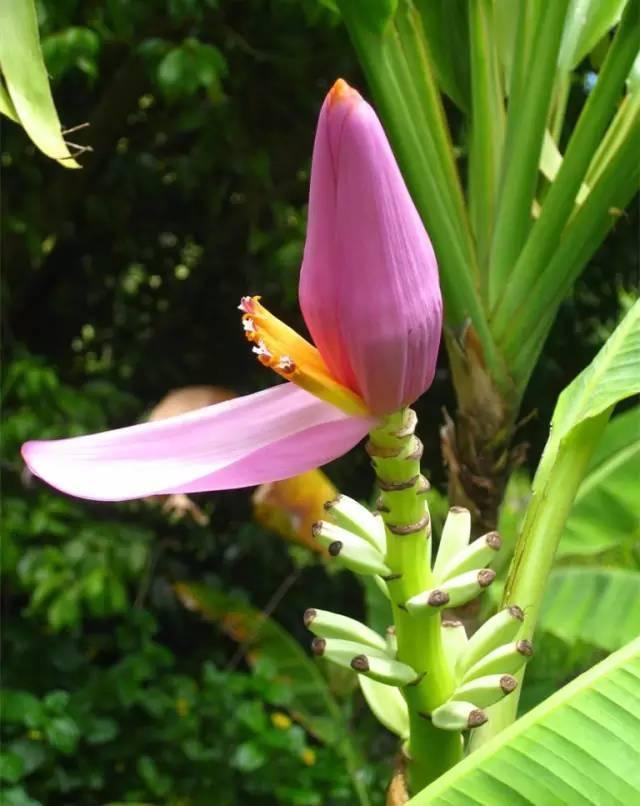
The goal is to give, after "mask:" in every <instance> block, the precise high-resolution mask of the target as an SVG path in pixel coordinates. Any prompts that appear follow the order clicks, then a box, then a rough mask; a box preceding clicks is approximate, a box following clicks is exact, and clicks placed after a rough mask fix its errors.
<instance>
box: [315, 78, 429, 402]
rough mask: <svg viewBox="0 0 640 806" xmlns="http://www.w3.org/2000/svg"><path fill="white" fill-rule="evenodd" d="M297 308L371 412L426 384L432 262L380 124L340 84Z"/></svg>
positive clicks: (318, 166)
mask: <svg viewBox="0 0 640 806" xmlns="http://www.w3.org/2000/svg"><path fill="white" fill-rule="evenodd" d="M300 306H301V308H302V312H303V314H304V318H305V321H306V323H307V326H308V327H309V330H310V332H311V335H312V336H313V340H314V342H315V344H316V346H317V347H318V349H319V350H320V352H321V353H322V356H323V358H324V360H325V361H326V363H327V365H328V366H329V368H330V369H331V371H332V372H333V374H334V375H335V376H336V377H337V378H338V379H339V380H340V381H342V383H344V384H345V385H347V386H349V387H350V388H352V389H354V390H355V391H357V392H359V393H360V394H361V395H362V397H363V398H364V399H365V401H366V402H367V404H368V406H369V407H370V408H371V410H372V411H374V412H375V413H378V414H386V413H389V412H391V411H395V410H397V409H398V408H400V407H401V406H403V405H407V404H409V403H412V402H413V401H414V400H415V399H416V398H417V397H419V396H420V395H421V394H422V393H423V392H424V391H425V390H426V389H427V388H428V387H429V386H430V385H431V382H432V380H433V376H434V372H435V365H436V358H437V355H438V347H439V344H440V335H441V330H442V298H441V295H440V286H439V281H438V269H437V264H436V259H435V256H434V253H433V249H432V247H431V242H430V240H429V236H428V235H427V233H426V231H425V228H424V225H423V223H422V221H421V219H420V216H419V215H418V212H417V210H416V208H415V206H414V204H413V201H412V200H411V197H410V195H409V192H408V190H407V188H406V185H405V183H404V181H403V179H402V176H401V174H400V171H399V169H398V166H397V164H396V161H395V158H394V156H393V154H392V152H391V148H390V146H389V143H388V141H387V138H386V136H385V133H384V131H383V129H382V126H381V124H380V121H379V120H378V118H377V117H376V114H375V112H374V111H373V109H372V108H371V107H370V106H369V104H367V103H366V102H365V101H364V100H363V99H362V98H361V97H360V95H359V94H358V93H357V92H356V91H355V90H352V89H351V88H350V87H348V86H347V85H346V84H345V83H344V82H337V83H336V86H335V87H334V89H333V90H332V91H331V92H330V93H329V95H328V96H327V99H326V100H325V102H324V105H323V107H322V111H321V113H320V120H319V122H318V129H317V132H316V140H315V146H314V152H313V164H312V171H311V190H310V197H309V225H308V230H307V241H306V245H305V251H304V261H303V265H302V273H301V277H300Z"/></svg>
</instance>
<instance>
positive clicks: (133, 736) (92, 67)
mask: <svg viewBox="0 0 640 806" xmlns="http://www.w3.org/2000/svg"><path fill="white" fill-rule="evenodd" d="M39 12H40V21H41V31H42V35H43V48H44V51H45V57H46V60H47V65H48V68H49V71H50V74H51V77H52V82H53V87H54V95H55V97H56V102H57V106H58V110H59V112H60V116H61V118H62V120H63V124H64V125H65V126H66V127H75V126H77V125H79V124H82V123H84V122H89V124H90V125H89V127H88V128H86V129H82V130H79V131H77V132H74V133H72V134H70V135H69V139H71V140H73V141H74V142H77V143H78V144H80V145H86V146H90V147H91V149H92V151H91V152H87V153H85V154H84V155H83V156H82V157H81V158H80V161H81V162H82V164H83V166H84V168H83V170H82V171H81V172H74V171H64V170H63V169H61V168H60V167H59V166H58V165H57V164H55V163H52V162H49V161H47V160H46V159H45V158H43V157H42V156H41V155H40V154H39V153H38V152H36V151H35V149H34V148H33V146H32V145H31V144H30V142H29V141H28V140H27V138H26V137H25V135H24V133H23V132H22V131H21V130H20V129H19V128H18V127H16V126H13V125H12V124H10V123H5V122H4V121H3V128H2V135H3V136H2V153H1V162H2V179H3V183H2V184H3V194H2V224H3V237H2V259H3V274H2V328H3V343H4V350H5V360H4V362H3V369H4V371H3V397H2V400H3V446H4V447H3V460H2V470H3V475H4V481H3V523H4V526H3V532H4V543H3V574H4V584H3V590H2V603H3V610H4V625H3V626H4V629H3V643H4V649H5V660H4V685H5V687H6V689H7V690H6V691H5V695H4V696H5V720H4V721H5V726H4V729H5V734H6V735H5V742H4V747H5V750H4V753H3V755H2V756H0V777H3V778H4V780H5V781H6V782H7V786H8V787H9V790H8V791H9V793H10V794H9V795H7V796H6V797H7V800H6V803H7V804H9V805H10V806H11V805H14V806H16V805H19V806H21V805H22V804H34V803H42V804H53V805H54V806H55V804H69V803H73V804H97V803H107V802H109V801H124V800H127V801H131V802H132V801H135V800H137V801H145V802H155V803H175V804H179V803H180V804H187V803H189V804H198V803H203V804H204V803H211V802H213V801H212V798H213V797H215V802H216V803H221V804H225V803H230V804H231V803H242V802H252V803H287V804H288V803H301V804H302V803H303V804H314V803H351V802H353V798H354V794H353V789H352V781H351V777H352V774H353V773H354V771H357V773H356V774H357V775H358V776H359V777H360V779H361V780H362V781H364V782H368V783H369V784H370V785H371V789H372V791H374V792H375V789H376V787H377V788H378V789H379V790H380V791H381V787H382V785H383V784H382V782H384V781H385V780H386V779H387V778H388V776H389V773H390V770H391V764H392V762H393V754H394V752H395V743H394V741H393V739H392V737H390V736H389V735H388V734H386V733H384V732H383V731H382V729H380V728H378V727H377V726H376V725H375V724H374V723H373V721H372V720H371V719H370V718H369V717H368V714H367V712H366V709H365V708H364V707H363V705H362V702H361V701H360V699H359V697H358V696H357V695H355V696H354V695H352V693H351V690H352V685H351V683H350V682H349V681H345V680H341V679H338V678H336V679H331V680H330V681H329V683H330V687H331V688H332V690H333V692H334V694H335V695H336V698H337V701H338V702H339V704H340V708H341V709H342V714H343V718H344V719H346V720H347V723H348V724H350V725H351V726H352V728H353V731H352V732H353V734H354V737H355V738H354V747H355V751H354V752H355V753H356V755H357V754H358V753H359V752H361V751H365V750H366V755H367V757H368V761H367V762H366V763H365V762H362V761H361V759H356V760H355V761H354V762H353V764H352V769H351V773H349V772H347V771H346V770H345V760H344V752H343V751H342V750H341V749H340V748H339V747H338V746H337V744H335V743H333V744H332V743H331V742H328V743H327V742H324V741H321V737H320V736H319V735H318V734H317V733H314V731H313V730H312V729H311V728H310V725H309V724H308V723H306V722H305V720H297V722H298V723H299V724H298V723H296V721H295V716H296V714H295V709H294V708H292V707H291V703H287V699H286V698H287V695H286V692H283V691H282V690H281V689H282V686H280V689H279V688H278V672H277V669H276V668H275V666H274V665H273V664H272V665H271V666H270V665H269V663H267V662H266V661H265V662H264V663H262V664H260V663H258V664H255V663H253V664H252V663H251V662H249V663H247V660H246V659H243V657H242V653H240V654H238V653H237V652H236V647H235V643H234V641H233V640H232V637H233V636H232V637H231V638H230V637H229V632H230V631H229V630H227V631H226V632H225V631H221V630H220V629H217V628H216V627H215V626H212V625H211V624H209V623H206V622H204V621H203V620H202V618H201V613H198V612H197V609H196V612H194V611H190V610H188V609H185V607H184V605H183V603H182V602H181V601H180V599H179V598H178V597H177V596H176V593H175V589H174V585H175V583H177V582H180V581H183V580H193V581H198V582H205V583H207V584H209V585H211V586H212V587H213V588H215V589H218V590H222V591H225V592H227V593H232V594H233V595H234V596H235V597H238V599H239V600H244V601H246V602H250V603H251V604H252V605H253V606H254V607H255V608H258V609H260V608H264V607H267V606H268V607H269V609H272V606H273V605H274V604H276V602H277V606H275V610H274V616H275V618H276V619H277V620H278V621H279V622H280V623H281V624H283V625H284V626H285V627H286V628H287V629H288V630H289V631H290V632H292V633H293V635H294V636H295V637H297V638H298V639H299V640H300V641H302V642H303V643H304V644H305V645H306V643H308V635H307V634H306V633H305V631H304V629H303V628H302V627H301V623H300V621H301V614H302V612H303V611H304V609H305V608H306V607H308V606H310V605H314V606H318V607H327V608H329V609H332V610H337V611H341V612H348V613H349V614H351V615H354V616H361V617H362V616H364V614H365V595H364V592H363V590H362V588H361V587H360V586H359V584H358V583H357V582H356V581H355V580H354V578H353V577H351V576H349V575H347V574H335V573H331V574H327V572H326V571H325V569H324V567H323V565H322V563H321V562H319V561H317V560H315V559H314V558H313V557H312V556H311V555H310V554H309V553H308V552H305V551H304V550H303V549H301V548H299V547H292V546H291V545H290V544H287V543H285V542H283V541H282V540H281V539H280V538H278V537H277V536H275V535H274V534H273V533H271V532H270V531H269V530H267V529H265V528H264V527H261V526H260V525H258V524H256V523H255V522H254V520H253V519H252V514H251V506H250V498H249V494H248V493H247V492H244V491H240V492H233V493H222V494H215V495H210V496H200V497H198V502H199V503H200V505H201V506H202V507H203V508H204V509H205V510H206V512H207V514H208V515H209V517H210V523H209V524H208V525H207V526H199V525H198V524H196V523H193V522H192V521H190V520H189V519H186V520H183V521H182V522H180V523H176V522H174V521H172V520H171V519H170V518H168V517H167V515H166V514H165V513H163V512H162V511H160V510H159V509H158V508H157V507H156V508H154V507H153V506H150V505H148V504H145V503H134V504H127V505H119V506H111V505H94V504H90V503H82V502H76V501H73V500H69V499H65V498H62V497H59V496H57V495H55V494H52V493H50V492H49V491H47V490H45V489H44V488H43V487H42V486H41V485H40V484H39V483H38V482H37V481H36V480H33V479H29V478H27V477H26V475H25V474H24V472H23V469H22V464H21V462H20V459H19V456H18V446H19V444H20V443H21V442H22V441H23V440H25V439H29V438H34V437H53V436H63V435H69V434H71V433H82V432H85V431H88V430H97V429H100V428H105V427H115V426H118V425H124V424H128V423H131V422H134V421H136V420H138V419H142V418H143V417H144V416H145V414H146V413H148V411H149V410H150V409H151V407H152V406H153V405H154V404H155V403H157V402H158V401H159V400H160V399H161V398H162V397H163V396H164V395H165V394H166V392H167V391H168V390H169V389H172V388H176V387H181V386H187V385H192V384H214V385H221V386H225V387H228V388H231V389H234V390H235V391H237V392H238V393H244V392H249V391H255V390H257V389H259V388H263V387H265V386H267V385H270V384H272V383H274V382H275V378H274V377H272V376H270V374H269V373H268V372H267V371H265V370H264V368H262V367H261V366H260V365H258V364H257V362H255V361H254V360H253V358H252V356H251V353H250V350H249V348H248V345H247V343H246V342H245V340H244V338H243V336H242V329H241V326H240V321H239V313H238V311H237V303H238V300H239V298H240V296H241V295H242V294H245V293H249V294H254V293H260V294H261V295H262V296H263V297H264V299H265V302H266V304H267V305H268V306H269V307H270V308H271V309H272V310H273V311H274V313H276V314H277V315H279V316H281V317H282V318H284V319H286V321H287V322H288V323H290V324H291V325H293V326H294V327H296V328H298V329H301V330H304V325H303V323H302V321H301V317H300V314H299V311H298V308H297V301H296V295H297V289H296V286H297V274H298V268H299V265H300V258H301V254H302V247H303V243H304V231H305V214H306V198H307V188H308V179H309V163H310V156H311V148H312V143H313V134H314V128H315V121H316V116H317V113H318V110H319V107H320V104H321V102H322V99H323V96H324V94H325V92H326V91H327V89H328V88H329V87H330V85H331V84H332V83H333V81H334V80H335V78H336V77H338V76H340V75H342V76H344V77H345V78H346V79H347V80H348V81H349V82H350V83H352V84H354V85H355V86H357V87H359V88H360V89H362V90H363V92H364V93H365V94H366V87H365V85H364V83H363V79H362V76H361V73H360V70H359V68H358V65H357V63H356V61H355V57H354V54H353V52H352V50H351V47H350V44H349V41H348V38H347V36H346V32H345V31H344V29H343V28H342V27H341V25H340V21H339V18H338V16H337V14H336V13H335V12H334V10H333V9H332V7H331V3H330V0H327V2H326V4H322V3H318V2H315V0H307V2H294V1H293V0H290V2H287V0H273V1H272V2H260V1H259V0H236V2H222V0H156V2H153V3H150V2H146V0H133V1H132V2H125V0H109V2H85V3H79V2H76V1H75V0H49V2H46V3H41V4H40V8H39ZM587 69H588V67H587V66H585V72H586V70H587ZM580 91H581V88H580V87H576V89H575V90H574V92H576V93H578V94H579V92H580ZM454 124H455V121H454ZM637 227H638V212H637V205H634V206H633V210H632V212H631V213H629V214H625V215H623V216H621V218H620V221H619V223H618V225H617V227H616V229H615V232H614V233H613V235H612V236H611V237H610V239H609V240H608V242H607V244H606V245H605V246H604V247H603V249H602V250H601V251H600V252H599V253H598V255H597V256H596V257H595V259H594V260H593V261H592V264H591V266H590V267H589V269H588V270H587V271H586V272H585V273H584V274H583V275H582V278H581V280H580V283H579V285H578V287H577V288H576V290H575V292H574V294H573V295H572V297H571V298H570V299H568V300H567V301H566V303H565V305H564V307H563V309H562V311H561V314H560V317H559V318H558V320H557V322H556V325H555V327H554V329H553V332H552V334H551V337H550V339H549V342H548V344H547V347H546V350H545V353H544V357H543V359H542V361H541V363H540V365H539V367H538V369H537V371H536V373H535V375H534V377H533V379H532V382H531V385H530V390H529V392H528V395H527V398H526V400H525V405H524V408H523V413H524V414H529V413H532V412H533V413H534V416H533V417H532V419H531V420H529V421H528V422H527V424H526V425H524V426H523V429H522V438H523V439H525V440H527V441H528V442H529V443H530V446H531V447H530V452H529V467H530V468H531V469H533V468H534V467H535V464H536V462H537V458H538V456H539V453H540V451H541V449H542V446H543V444H544V440H545V438H546V433H547V428H548V421H549V418H550V415H551V412H552V410H553V406H554V405H555V400H556V397H557V394H558V393H559V391H560V390H561V389H562V388H563V387H564V386H565V385H566V383H567V382H568V381H569V380H571V379H572V378H573V377H574V376H575V375H576V374H577V373H578V372H579V371H580V370H581V369H582V368H583V367H584V366H585V365H586V364H587V363H588V362H589V360H590V359H591V358H592V357H593V355H594V354H595V353H596V352H597V350H598V348H599V346H600V345H601V343H602V341H603V340H604V338H605V337H606V335H607V333H608V332H609V331H610V330H611V328H612V326H613V323H614V322H615V320H616V319H617V316H618V312H619V308H620V298H621V297H624V295H625V293H626V292H630V291H632V289H633V287H634V285H637V265H636V263H635V260H636V258H635V254H636V249H637ZM443 406H446V407H449V408H452V407H453V398H452V390H451V385H450V380H449V373H448V368H447V364H446V357H445V356H444V354H443V355H441V357H440V367H439V371H438V374H437V378H436V382H435V384H434V386H433V388H432V390H431V391H430V392H429V393H428V395H426V396H425V398H424V399H423V400H422V401H420V403H419V405H418V413H419V416H420V422H421V425H420V435H421V437H422V439H423V441H424V442H425V447H426V450H425V465H426V469H427V472H428V474H429V475H430V477H431V480H432V482H433V483H434V486H435V487H436V489H438V488H440V489H442V490H444V482H445V471H444V469H443V467H442V464H441V459H440V454H439V447H438V427H439V424H440V421H441V409H442V407H443ZM536 412H537V414H536ZM327 472H328V474H329V476H330V477H331V479H332V480H333V481H334V483H335V484H336V485H337V486H338V487H339V488H340V489H343V490H345V491H347V492H349V493H350V494H354V495H357V496H360V497H362V498H367V497H368V496H369V495H370V493H371V480H372V479H371V475H370V473H369V468H368V463H367V460H366V456H365V455H364V452H354V453H353V454H352V455H351V456H348V457H345V458H344V459H342V460H339V461H338V462H335V463H334V464H333V465H331V466H330V467H329V468H328V469H327ZM274 594H275V596H276V598H275V599H274V598H273V597H274ZM231 632H232V631H231ZM236 637H237V636H236ZM236 643H237V642H236ZM574 660H575V661H576V663H578V662H579V661H578V660H576V659H574ZM572 662H573V661H572ZM574 666H575V664H574ZM572 668H573V667H572ZM559 669H560V671H559V672H558V674H559V675H560V678H561V677H562V675H563V674H565V675H566V674H568V673H569V672H570V669H569V667H567V668H564V667H562V664H560V662H559ZM556 682H557V681H556ZM548 685H549V686H551V687H552V688H553V685H551V684H548ZM543 689H544V687H543ZM542 693H546V691H542ZM292 711H293V716H294V723H293V724H292V723H291V721H290V719H291V717H290V716H289V713H290V712H292ZM287 720H289V721H287ZM355 725H357V730H356V729H355V727H354V726H355ZM363 754H364V753H363ZM381 799H382V796H381V795H378V801H376V796H375V794H374V796H373V800H374V802H381Z"/></svg>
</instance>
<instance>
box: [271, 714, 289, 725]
mask: <svg viewBox="0 0 640 806" xmlns="http://www.w3.org/2000/svg"><path fill="white" fill-rule="evenodd" d="M271 722H272V723H273V727H274V728H278V730H289V728H290V727H291V718H290V717H288V716H287V715H286V714H283V713H282V711H276V712H275V713H273V714H271Z"/></svg>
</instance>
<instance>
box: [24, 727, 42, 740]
mask: <svg viewBox="0 0 640 806" xmlns="http://www.w3.org/2000/svg"><path fill="white" fill-rule="evenodd" d="M27 736H28V737H29V738H30V739H31V741H32V742H41V741H42V731H41V730H36V728H31V730H30V731H29V732H28V733H27Z"/></svg>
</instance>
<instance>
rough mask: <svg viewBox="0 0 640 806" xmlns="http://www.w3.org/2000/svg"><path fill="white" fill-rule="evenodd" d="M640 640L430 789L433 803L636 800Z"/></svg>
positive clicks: (414, 805) (419, 804)
mask: <svg viewBox="0 0 640 806" xmlns="http://www.w3.org/2000/svg"><path fill="white" fill-rule="evenodd" d="M639 716H640V639H636V640H635V641H633V642H632V643H631V644H628V645H627V646H625V647H624V648H623V649H621V650H619V651H618V652H616V653H615V654H614V655H611V656H610V657H609V658H607V659H606V660H604V661H602V663H599V664H598V665H597V666H596V667H594V668H593V669H591V670H589V671H588V672H586V673H585V674H583V675H581V676H580V677H578V678H577V679H576V680H574V681H572V682H571V683H569V684H568V685H567V686H565V687H564V688H563V689H561V690H560V691H559V692H557V693H556V694H554V695H553V696H552V697H550V698H549V699H548V700H546V701H545V702H544V703H542V704H541V705H539V706H538V707H537V708H534V709H533V710H532V711H530V712H529V713H528V714H527V715H526V716H524V717H522V718H521V719H520V720H518V721H517V722H516V723H515V724H513V725H512V726H511V727H510V728H508V729H507V730H505V731H503V732H502V733H501V734H499V735H498V736H497V737H495V738H494V739H493V740H492V741H490V742H489V743H487V744H486V745H484V746H483V747H482V748H480V749H479V750H478V751H477V752H475V753H473V754H472V755H470V756H468V757H467V758H466V759H465V760H464V761H462V762H461V763H460V764H458V765H457V766H456V767H454V768H453V769H451V770H450V771H449V772H447V773H446V774H445V775H443V776H442V777H441V778H439V779H438V780H437V781H436V782H434V783H433V784H431V785H430V786H428V787H427V788H426V789H424V790H422V792H420V793H419V794H418V795H416V796H415V797H414V798H413V799H412V800H411V801H410V806H426V804H430V805H432V806H437V804H461V806H462V805H463V804H464V805H465V806H469V804H499V803H505V804H506V803H508V804H510V806H511V804H520V803H525V804H534V806H548V804H549V803H562V804H569V806H573V805H574V804H575V806H578V805H579V804H580V805H581V804H583V803H594V802H595V803H633V802H634V799H635V798H636V796H637V793H638V791H640V765H638V764H637V746H638V742H640V718H638V717H639Z"/></svg>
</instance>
